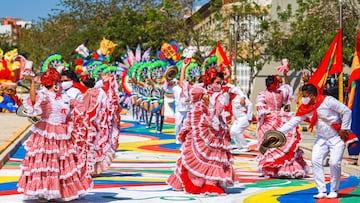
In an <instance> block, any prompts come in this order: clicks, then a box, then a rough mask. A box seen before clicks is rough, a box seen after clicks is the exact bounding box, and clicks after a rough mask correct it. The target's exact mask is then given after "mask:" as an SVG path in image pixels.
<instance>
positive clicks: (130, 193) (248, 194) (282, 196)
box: [0, 114, 360, 203]
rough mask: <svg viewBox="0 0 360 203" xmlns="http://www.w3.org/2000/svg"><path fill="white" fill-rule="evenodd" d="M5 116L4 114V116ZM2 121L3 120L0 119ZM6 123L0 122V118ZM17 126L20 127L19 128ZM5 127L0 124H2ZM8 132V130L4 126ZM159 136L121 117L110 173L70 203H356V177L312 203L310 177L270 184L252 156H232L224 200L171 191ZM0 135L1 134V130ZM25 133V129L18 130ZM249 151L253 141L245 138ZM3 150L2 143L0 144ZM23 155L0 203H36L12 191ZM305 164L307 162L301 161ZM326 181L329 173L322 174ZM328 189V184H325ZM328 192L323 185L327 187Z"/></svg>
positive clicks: (169, 127) (169, 160)
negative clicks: (232, 177) (230, 183)
mask: <svg viewBox="0 0 360 203" xmlns="http://www.w3.org/2000/svg"><path fill="white" fill-rule="evenodd" d="M4 115H5V116H8V115H7V114H4ZM1 116H3V115H1ZM11 119H12V122H15V123H17V125H18V128H17V130H14V129H13V130H12V131H11V130H9V131H8V133H9V132H10V131H11V132H12V133H10V134H13V135H11V136H9V137H13V136H14V134H16V133H17V132H18V131H19V130H21V129H22V130H24V128H25V127H24V126H26V125H29V123H28V124H27V121H26V118H25V120H21V119H23V118H19V121H17V120H16V117H11V116H9V117H8V118H7V121H10V120H11ZM4 120H6V118H4ZM20 122H24V123H23V124H22V125H21V124H20ZM2 124H5V123H2ZM9 128H10V125H9ZM164 128H165V129H164V132H163V133H162V134H156V133H155V131H154V130H153V129H146V128H145V126H142V125H140V124H138V123H137V122H134V121H132V119H131V117H130V116H126V115H125V116H122V121H121V136H120V145H119V148H118V150H117V152H116V157H115V159H114V160H113V163H112V165H111V168H110V169H109V170H107V171H106V172H104V173H102V174H100V175H98V176H96V177H94V178H93V180H94V188H93V189H92V190H91V191H90V192H89V193H88V194H87V195H86V196H84V197H83V198H82V199H79V200H74V201H72V202H80V203H91V202H96V203H100V202H129V203H132V202H139V203H141V202H146V203H151V202H169V203H170V202H189V203H190V202H192V203H197V202H217V203H218V202H224V203H225V202H226V203H227V202H247V203H258V202H266V203H272V202H294V203H295V202H320V203H321V202H351V203H355V202H359V201H360V187H359V186H360V178H358V177H356V176H349V175H346V174H343V175H342V180H341V184H340V191H339V199H322V200H315V199H313V197H312V196H313V195H314V194H316V192H317V191H316V189H315V183H314V180H313V176H312V174H310V175H309V176H308V177H307V178H305V179H271V178H268V177H262V176H261V174H260V173H258V172H257V162H256V156H257V153H258V152H256V151H254V150H252V151H250V152H244V153H241V154H237V155H234V158H235V161H234V163H233V166H234V169H235V173H236V180H237V183H236V184H235V185H234V186H233V187H230V188H227V190H226V191H227V193H228V194H227V195H221V196H206V195H191V194H186V193H184V192H181V191H172V189H171V187H169V186H168V185H167V184H166V179H167V178H168V176H169V175H170V174H171V173H172V172H173V170H174V167H175V162H176V160H177V159H178V157H179V153H180V151H179V148H180V145H178V144H176V143H175V135H174V126H173V124H172V123H171V120H170V123H166V124H165V125H164ZM4 132H5V131H4ZM24 132H25V133H26V132H27V130H24ZM246 138H247V141H248V143H249V144H250V146H252V147H250V149H252V148H253V144H255V142H256V140H255V139H254V138H253V136H248V135H246ZM1 146H4V142H2V143H1ZM24 155H25V150H24V148H23V146H22V145H20V144H18V145H17V147H16V150H14V153H12V154H11V156H10V159H9V160H8V161H6V162H5V163H4V166H3V167H2V168H1V169H0V202H2V203H17V202H29V203H30V202H36V201H29V200H27V201H24V200H23V195H22V194H19V193H18V192H17V186H16V184H17V180H18V179H19V175H20V172H21V170H20V164H21V161H22V159H23V157H24ZM307 162H308V164H309V165H310V162H309V161H308V160H307ZM326 179H327V182H328V181H329V174H328V173H327V175H326ZM327 186H328V185H327ZM328 187H329V186H328Z"/></svg>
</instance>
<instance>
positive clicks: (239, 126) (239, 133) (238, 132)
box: [230, 116, 250, 149]
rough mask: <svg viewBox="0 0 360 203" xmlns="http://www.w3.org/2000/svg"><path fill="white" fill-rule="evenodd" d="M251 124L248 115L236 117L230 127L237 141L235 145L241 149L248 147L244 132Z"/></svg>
mask: <svg viewBox="0 0 360 203" xmlns="http://www.w3.org/2000/svg"><path fill="white" fill-rule="evenodd" d="M249 125H250V123H249V121H248V120H247V117H246V116H243V117H240V118H235V120H234V122H233V124H232V125H231V127H230V135H231V138H232V139H233V140H234V141H235V145H236V147H237V148H239V149H241V148H244V147H247V144H246V140H245V138H244V135H243V132H244V130H245V129H246V128H247V127H249Z"/></svg>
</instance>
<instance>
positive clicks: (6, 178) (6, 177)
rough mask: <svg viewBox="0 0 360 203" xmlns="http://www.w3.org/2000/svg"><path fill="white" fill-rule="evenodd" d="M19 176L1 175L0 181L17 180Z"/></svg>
mask: <svg viewBox="0 0 360 203" xmlns="http://www.w3.org/2000/svg"><path fill="white" fill-rule="evenodd" d="M19 178H20V177H19V176H0V183H8V182H17V181H18V180H19Z"/></svg>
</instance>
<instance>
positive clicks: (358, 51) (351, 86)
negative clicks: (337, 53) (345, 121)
mask: <svg viewBox="0 0 360 203" xmlns="http://www.w3.org/2000/svg"><path fill="white" fill-rule="evenodd" d="M359 79H360V31H359V32H358V36H357V40H356V48H355V53H354V57H353V61H352V64H351V70H350V77H349V82H348V101H347V105H348V107H349V108H350V109H351V108H352V106H353V104H354V97H355V90H356V88H359V87H356V83H355V81H356V80H359Z"/></svg>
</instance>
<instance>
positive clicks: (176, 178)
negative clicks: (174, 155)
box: [167, 101, 234, 194]
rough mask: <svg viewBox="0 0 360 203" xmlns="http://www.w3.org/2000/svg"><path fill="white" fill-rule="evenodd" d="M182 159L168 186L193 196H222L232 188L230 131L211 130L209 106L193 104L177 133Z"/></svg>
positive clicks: (232, 172) (222, 129)
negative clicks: (180, 144) (226, 190)
mask: <svg viewBox="0 0 360 203" xmlns="http://www.w3.org/2000/svg"><path fill="white" fill-rule="evenodd" d="M178 138H179V140H180V141H181V142H182V146H181V157H180V158H179V159H178V160H177V164H176V169H175V171H174V173H173V174H172V175H171V176H170V177H169V178H168V180H167V182H168V184H169V185H171V186H172V187H173V189H174V190H185V191H186V192H188V193H192V194H223V193H225V191H224V188H225V187H228V186H231V185H233V180H234V171H233V168H232V155H231V153H230V148H231V146H230V142H231V138H230V134H229V130H228V129H225V128H219V129H218V130H217V129H215V128H214V127H213V121H212V117H211V115H210V112H209V108H208V106H206V105H205V103H204V102H203V101H199V102H197V103H195V104H194V107H193V109H192V110H191V111H190V112H189V113H188V117H187V118H186V119H185V121H184V124H183V127H182V129H181V131H180V133H179V137H178Z"/></svg>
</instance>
